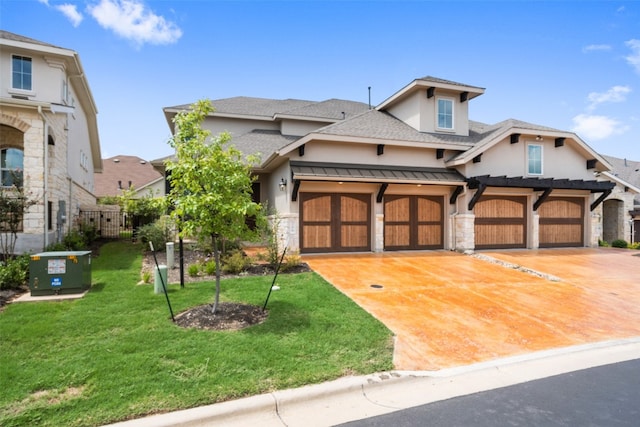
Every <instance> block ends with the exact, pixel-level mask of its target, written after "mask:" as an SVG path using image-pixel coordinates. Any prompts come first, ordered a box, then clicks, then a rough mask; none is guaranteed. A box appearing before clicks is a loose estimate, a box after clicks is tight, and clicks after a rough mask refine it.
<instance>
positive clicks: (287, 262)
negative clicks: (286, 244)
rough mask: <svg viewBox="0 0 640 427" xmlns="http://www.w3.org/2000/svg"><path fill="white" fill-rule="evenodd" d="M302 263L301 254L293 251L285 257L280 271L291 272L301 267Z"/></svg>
mask: <svg viewBox="0 0 640 427" xmlns="http://www.w3.org/2000/svg"><path fill="white" fill-rule="evenodd" d="M301 263H302V258H300V253H299V252H297V251H292V252H289V253H288V254H287V255H285V257H284V261H282V265H281V266H280V269H281V270H282V271H287V270H291V269H292V268H294V267H297V266H299V265H300V264H301Z"/></svg>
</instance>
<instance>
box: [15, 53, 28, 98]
mask: <svg viewBox="0 0 640 427" xmlns="http://www.w3.org/2000/svg"><path fill="white" fill-rule="evenodd" d="M11 68H12V70H11V72H12V82H11V87H12V88H13V89H19V90H29V91H30V90H31V58H27V57H26V56H20V55H13V56H12V57H11Z"/></svg>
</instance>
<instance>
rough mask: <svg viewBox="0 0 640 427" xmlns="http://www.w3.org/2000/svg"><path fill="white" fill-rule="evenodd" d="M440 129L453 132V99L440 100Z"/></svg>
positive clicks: (438, 112) (438, 113) (438, 114)
mask: <svg viewBox="0 0 640 427" xmlns="http://www.w3.org/2000/svg"><path fill="white" fill-rule="evenodd" d="M437 116H438V117H437V119H438V129H446V130H453V99H451V98H438V111H437Z"/></svg>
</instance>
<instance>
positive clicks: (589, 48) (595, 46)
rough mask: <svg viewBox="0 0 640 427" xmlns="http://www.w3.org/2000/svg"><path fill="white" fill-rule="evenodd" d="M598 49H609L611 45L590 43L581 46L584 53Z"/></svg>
mask: <svg viewBox="0 0 640 427" xmlns="http://www.w3.org/2000/svg"><path fill="white" fill-rule="evenodd" d="M598 50H611V46H609V45H608V44H590V45H589V46H585V47H583V48H582V51H583V52H585V53H587V52H594V51H598Z"/></svg>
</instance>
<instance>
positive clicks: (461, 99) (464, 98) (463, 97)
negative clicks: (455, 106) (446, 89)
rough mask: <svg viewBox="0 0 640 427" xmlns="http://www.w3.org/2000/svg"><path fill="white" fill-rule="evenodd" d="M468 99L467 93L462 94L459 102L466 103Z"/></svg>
mask: <svg viewBox="0 0 640 427" xmlns="http://www.w3.org/2000/svg"><path fill="white" fill-rule="evenodd" d="M467 99H469V92H462V93H461V94H460V102H466V100H467Z"/></svg>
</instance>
